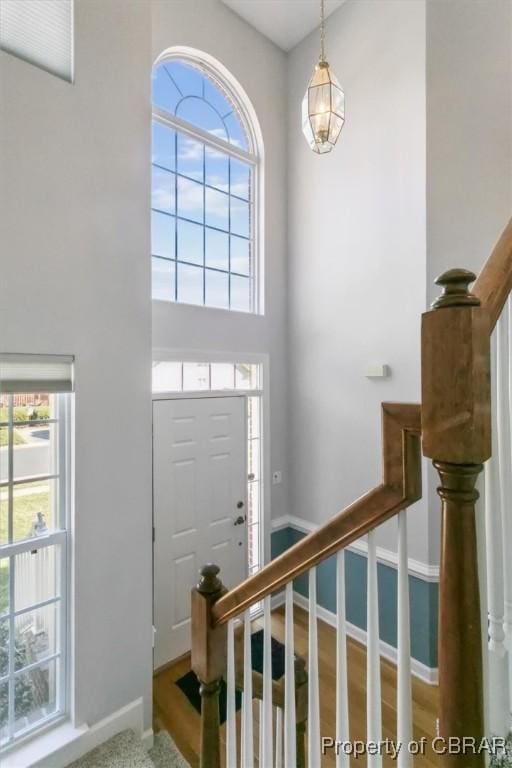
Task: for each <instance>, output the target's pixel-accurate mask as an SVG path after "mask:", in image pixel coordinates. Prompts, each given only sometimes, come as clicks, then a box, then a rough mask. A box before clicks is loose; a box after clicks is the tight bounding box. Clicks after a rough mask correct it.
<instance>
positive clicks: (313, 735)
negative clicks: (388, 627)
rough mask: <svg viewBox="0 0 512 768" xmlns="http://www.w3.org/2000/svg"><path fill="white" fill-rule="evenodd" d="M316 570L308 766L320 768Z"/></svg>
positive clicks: (312, 593) (311, 590) (313, 576)
mask: <svg viewBox="0 0 512 768" xmlns="http://www.w3.org/2000/svg"><path fill="white" fill-rule="evenodd" d="M318 682H319V681H318V637H317V621H316V568H312V569H311V570H310V572H309V645H308V766H309V768H320V763H321V757H320V691H319V686H318Z"/></svg>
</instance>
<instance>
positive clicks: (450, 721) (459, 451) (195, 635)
mask: <svg viewBox="0 0 512 768" xmlns="http://www.w3.org/2000/svg"><path fill="white" fill-rule="evenodd" d="M474 280H475V276H474V275H473V274H472V273H470V272H467V271H466V270H460V269H457V270H449V271H448V272H446V273H444V274H443V275H442V276H441V277H440V278H438V280H437V281H436V282H437V283H438V284H439V285H441V286H442V287H443V289H444V290H443V294H442V295H441V297H440V298H439V299H438V300H437V301H436V302H435V303H434V305H433V308H432V310H431V311H429V312H427V313H425V314H424V316H423V323H422V405H421V407H420V406H419V405H414V404H390V403H385V404H383V406H382V435H383V481H382V483H381V484H380V485H379V486H377V487H376V488H374V489H373V490H372V491H370V492H369V493H367V494H366V495H364V496H362V497H361V498H360V499H358V500H357V501H355V502H354V503H353V504H351V505H350V506H349V507H347V508H346V509H345V510H343V511H342V512H340V513H338V514H337V515H336V516H335V517H333V518H332V519H331V520H329V521H328V522H327V523H326V524H325V525H323V526H322V527H321V528H319V529H318V530H316V531H315V532H314V533H312V534H310V535H309V536H306V537H305V538H304V539H303V540H302V541H300V542H299V543H297V544H296V545H295V546H293V547H291V548H290V549H288V550H287V551H286V552H284V553H283V554H282V555H280V556H279V557H278V558H276V559H275V560H272V561H271V562H270V563H268V564H267V565H266V566H265V567H264V568H262V569H261V570H260V571H259V572H257V573H256V574H254V575H253V576H251V577H250V578H248V579H246V580H245V581H244V582H242V583H241V584H240V585H238V586H236V587H234V588H233V589H231V590H229V591H227V590H225V589H224V587H223V586H222V583H221V581H220V580H219V578H218V568H217V567H216V566H206V567H205V568H203V570H202V578H201V581H200V583H199V584H198V586H197V588H196V589H194V590H193V593H192V666H193V669H194V670H195V672H196V674H197V676H198V678H199V680H200V683H201V697H202V717H201V750H200V765H201V768H219V766H220V765H221V752H220V728H219V706H218V705H219V692H220V685H221V680H222V679H223V678H224V679H226V682H227V690H228V702H227V723H226V760H225V764H226V765H227V767H228V768H236V765H237V756H236V753H237V739H236V717H235V706H234V690H235V684H236V683H235V678H236V670H235V660H234V654H233V650H232V648H233V638H234V631H235V629H234V621H235V619H237V618H238V617H243V620H244V635H245V640H244V648H245V653H244V660H243V663H244V696H243V711H242V718H241V765H242V766H243V768H252V766H253V764H254V753H255V750H254V748H253V738H254V734H253V727H252V726H253V720H252V706H253V705H252V692H251V687H252V665H251V658H250V648H251V644H250V641H249V640H250V638H249V635H250V613H249V611H250V608H251V606H253V605H255V604H256V603H260V602H261V601H263V605H264V653H263V655H264V669H263V692H262V699H263V704H262V715H261V717H260V738H259V744H260V764H261V765H264V766H265V768H270V767H271V766H273V765H275V766H276V767H278V768H282V766H283V765H284V766H285V768H295V766H299V768H302V766H303V765H304V762H305V755H304V754H303V749H302V746H301V745H300V744H299V748H298V747H297V744H298V741H297V728H296V726H297V718H296V706H297V686H296V681H295V653H294V624H293V580H294V579H295V578H296V577H298V576H300V575H302V574H305V573H308V574H309V604H308V607H309V630H310V634H309V653H308V678H309V679H308V765H309V768H319V766H320V765H321V750H320V746H321V734H320V732H319V731H320V725H319V717H318V701H319V691H318V685H319V683H318V644H317V637H316V567H317V566H318V565H319V564H320V563H322V562H323V561H324V560H326V559H327V558H328V557H330V556H332V555H336V562H337V569H336V586H337V636H336V648H337V659H336V663H337V680H336V694H335V695H336V738H337V739H338V740H339V741H340V742H342V743H349V738H350V734H349V728H348V703H349V702H348V693H347V679H348V676H347V656H346V627H345V599H344V550H345V548H346V547H347V546H349V545H350V544H352V543H353V542H354V541H356V540H357V539H359V538H361V537H362V536H364V535H367V537H368V560H367V568H368V592H367V683H366V687H367V696H366V698H367V718H366V719H367V738H368V741H370V742H372V743H377V744H378V743H379V742H382V722H381V713H382V702H381V690H380V650H379V627H378V623H379V619H378V579H377V550H376V541H375V531H376V529H377V527H378V526H379V525H381V524H382V523H383V522H385V521H386V520H388V519H390V518H391V517H393V516H396V515H397V516H398V617H397V619H398V648H397V658H398V669H397V672H398V675H397V738H398V740H399V741H401V742H402V744H403V745H406V744H407V743H408V742H409V741H410V740H411V739H412V700H411V660H410V622H409V594H408V556H407V528H406V526H407V518H406V512H405V510H406V508H407V507H408V506H410V505H411V504H412V503H414V502H415V501H416V500H418V499H419V498H420V496H421V450H420V448H421V446H420V437H421V439H422V442H423V454H424V455H425V456H427V457H429V458H430V459H432V460H433V463H434V466H435V467H436V469H437V471H438V473H439V476H440V480H441V483H440V487H439V488H438V493H439V496H440V498H441V501H442V547H441V576H440V598H439V599H440V627H439V685H440V713H439V735H440V737H441V738H442V739H444V740H445V742H446V744H448V743H449V742H448V740H449V738H452V739H457V738H458V739H460V743H463V742H462V739H464V738H466V739H467V738H474V739H475V742H476V743H477V744H478V743H479V742H480V740H481V739H483V737H484V734H485V728H484V705H483V672H482V631H481V614H480V589H479V573H478V557H477V536H476V524H475V504H476V501H477V499H478V495H479V494H478V491H477V490H476V483H477V480H478V477H479V475H480V473H481V472H482V469H483V463H484V462H485V461H487V460H488V459H489V457H490V456H491V421H492V419H491V389H490V360H491V354H490V337H491V332H492V329H493V328H494V326H495V325H496V323H497V321H498V318H499V317H500V315H501V313H502V310H503V307H504V306H505V303H506V301H507V298H508V295H509V293H510V291H511V289H512V221H511V222H510V223H509V225H508V227H507V228H506V229H505V231H504V233H503V235H502V237H501V238H500V240H499V242H498V244H497V246H496V248H495V249H494V251H493V253H492V254H491V256H490V258H489V259H488V261H487V263H486V265H485V267H484V269H483V270H482V272H481V274H480V277H479V278H478V280H477V281H476V284H475V286H474V290H473V292H472V293H471V292H470V291H469V285H470V283H472V282H473V281H474ZM283 588H284V590H285V627H286V632H285V634H286V637H285V654H286V664H285V675H284V697H283V700H284V712H283V710H282V709H278V715H277V717H278V726H276V727H275V728H274V724H273V715H272V702H273V698H272V691H273V683H272V674H271V672H272V670H271V659H270V631H271V627H270V607H271V602H270V600H271V596H272V595H275V594H276V593H277V592H278V591H279V590H282V589H283ZM280 712H282V718H283V720H284V724H283V728H284V755H281V753H280V740H281V734H280V726H279V718H280V715H279V713H280ZM274 745H278V749H275V747H274ZM382 757H383V756H382V753H381V752H380V753H379V752H377V753H376V754H370V753H369V752H368V753H367V765H368V766H369V768H380V766H381V765H382ZM283 758H284V761H283ZM349 759H350V758H349V755H348V754H347V753H346V752H343V751H341V752H340V753H338V754H337V756H336V766H337V768H341V767H342V766H343V768H345V767H346V768H348V766H349ZM484 761H485V753H484V752H483V751H475V750H471V748H469V750H465V749H459V750H457V749H454V750H453V752H450V751H447V752H446V753H445V754H443V756H442V764H443V766H444V765H446V766H450V767H452V766H453V768H463V767H464V768H477V767H478V768H481V767H483V765H484ZM397 765H398V767H399V768H406V767H408V766H411V765H412V755H411V753H409V752H408V750H407V749H402V750H401V752H400V754H399V755H398V759H397Z"/></svg>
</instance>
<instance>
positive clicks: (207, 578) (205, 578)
mask: <svg viewBox="0 0 512 768" xmlns="http://www.w3.org/2000/svg"><path fill="white" fill-rule="evenodd" d="M219 572H220V568H219V566H218V565H215V564H214V563H207V564H206V565H203V567H202V568H201V570H200V571H199V573H200V574H201V578H200V579H199V583H198V585H197V591H198V592H200V593H201V594H202V595H214V594H215V593H216V592H220V591H221V589H222V581H221V580H220V579H219V578H218V574H219Z"/></svg>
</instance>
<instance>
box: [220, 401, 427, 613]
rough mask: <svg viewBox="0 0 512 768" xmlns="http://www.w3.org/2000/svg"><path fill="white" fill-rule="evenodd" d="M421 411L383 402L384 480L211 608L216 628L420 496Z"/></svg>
mask: <svg viewBox="0 0 512 768" xmlns="http://www.w3.org/2000/svg"><path fill="white" fill-rule="evenodd" d="M420 430H421V409H420V406H419V405H417V404H410V403H383V404H382V447H383V482H382V483H381V484H380V485H379V486H377V487H376V488H374V489H373V490H372V491H370V492H369V493H367V494H365V495H364V496H362V497H361V498H360V499H358V500H357V501H355V502H354V503H353V504H351V505H350V506H349V507H347V508H346V509H344V510H343V511H342V512H339V513H338V514H337V515H336V516H335V517H333V518H332V519H331V520H329V521H328V522H327V523H325V524H324V525H322V526H321V527H320V528H319V529H318V530H316V531H314V532H313V533H310V534H309V535H308V536H306V537H305V538H304V539H302V541H299V542H298V543H297V544H295V545H294V546H293V547H291V548H290V549H288V550H286V552H284V553H283V554H282V555H280V556H279V557H277V558H275V559H274V560H272V561H271V562H270V563H268V565H266V566H265V567H264V568H262V569H261V570H260V571H258V572H257V573H256V574H254V576H251V577H250V578H248V579H246V580H245V581H243V582H242V583H241V584H239V585H238V586H236V587H234V588H233V589H231V590H229V592H227V593H226V594H225V595H223V596H222V597H221V598H220V599H219V600H217V601H216V602H215V604H214V605H213V606H212V619H213V624H214V626H217V625H219V624H223V623H224V622H226V621H228V619H230V618H233V617H234V616H236V615H237V614H239V613H241V612H242V611H244V610H246V609H247V608H249V607H250V606H251V605H254V603H257V602H259V601H260V600H262V599H263V598H264V597H266V596H267V595H270V594H271V593H272V592H275V591H276V590H278V589H280V588H281V587H283V586H284V585H285V584H287V583H288V582H289V581H291V580H292V579H294V578H296V577H297V576H300V575H301V574H302V573H305V572H306V571H309V570H310V569H311V568H313V567H314V566H316V565H318V564H319V563H321V562H322V561H323V560H325V559H326V558H328V557H330V556H331V555H333V554H335V553H336V552H337V551H338V550H340V549H343V548H344V547H346V546H348V545H349V544H351V543H352V542H354V541H356V539H358V538H360V537H361V536H363V535H364V534H365V533H368V531H371V530H372V529H373V528H376V527H377V526H378V525H380V524H381V523H383V522H384V521H385V520H388V519H389V518H390V517H393V516H394V515H396V514H397V513H398V512H399V511H400V510H401V509H404V508H405V507H407V506H410V505H411V504H413V503H414V502H415V501H417V500H418V499H419V498H420V497H421V450H420Z"/></svg>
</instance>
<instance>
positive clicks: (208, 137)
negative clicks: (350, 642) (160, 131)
mask: <svg viewBox="0 0 512 768" xmlns="http://www.w3.org/2000/svg"><path fill="white" fill-rule="evenodd" d="M173 59H178V60H180V61H183V62H185V63H189V64H190V66H195V67H196V68H198V69H200V70H203V71H204V73H205V74H206V76H210V77H211V80H212V82H213V83H215V84H217V83H218V84H219V87H220V88H221V90H224V91H225V93H226V95H227V96H228V98H229V99H230V100H231V101H232V102H233V105H234V106H235V108H236V110H237V112H238V114H239V119H240V120H241V122H242V124H243V127H244V129H245V132H246V135H247V138H248V142H249V146H250V151H246V150H244V149H241V148H240V147H237V146H236V145H234V144H231V143H230V142H228V141H225V140H224V139H220V138H219V137H217V136H215V135H214V134H211V133H209V132H208V131H205V130H204V129H202V128H200V127H199V126H194V125H193V124H192V123H189V122H187V121H186V120H183V119H182V118H180V117H178V116H176V115H173V114H171V113H170V112H167V111H166V110H165V109H162V108H160V107H157V106H155V105H154V104H152V105H151V110H152V120H154V121H156V122H159V123H161V124H163V125H166V126H167V127H169V128H172V129H174V130H176V131H179V132H180V133H184V134H185V135H187V136H189V137H190V138H192V139H195V140H196V141H200V142H202V143H204V144H205V145H207V146H210V147H212V148H214V149H218V150H219V151H221V152H224V153H226V154H227V155H229V156H230V157H233V158H234V159H236V160H241V161H242V162H244V163H247V164H249V165H250V166H251V170H252V173H251V186H252V190H251V192H252V205H253V233H252V234H251V238H250V239H251V240H252V243H253V265H252V267H253V268H252V274H251V276H250V277H251V282H252V285H251V302H252V308H251V309H250V310H249V311H248V312H247V311H243V310H236V309H230V308H224V309H222V308H219V307H210V306H209V305H208V304H198V305H192V306H198V307H199V308H203V309H208V310H210V311H211V310H213V311H221V312H235V313H237V312H241V313H242V314H244V315H264V314H265V291H264V282H265V281H264V277H265V275H264V250H263V243H264V237H263V234H264V199H263V190H264V183H263V181H264V147H263V137H262V133H261V128H260V125H259V121H258V118H257V116H256V112H255V110H254V107H253V105H252V104H251V102H250V100H249V98H248V96H247V94H246V93H245V91H244V89H243V88H242V86H241V85H240V83H239V82H238V81H237V80H236V78H235V77H234V76H233V75H232V74H231V73H230V71H229V70H228V69H227V68H226V67H224V66H223V65H222V64H221V63H220V62H219V61H218V60H217V59H215V58H214V57H213V56H210V55H209V54H206V53H204V52H203V51H199V50H197V49H195V48H189V47H188V46H174V47H172V48H168V49H167V50H165V51H163V52H162V53H161V54H160V55H159V56H158V57H157V58H156V59H155V61H154V62H153V67H152V70H151V71H152V72H154V71H155V69H156V68H157V67H159V66H160V65H161V64H165V63H166V62H168V61H172V60H173ZM176 256H177V254H176ZM176 261H177V259H176ZM203 269H204V267H203ZM153 301H163V303H174V304H178V305H179V304H186V302H180V301H172V302H168V301H164V300H162V299H153Z"/></svg>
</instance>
